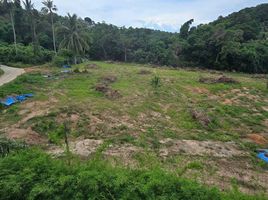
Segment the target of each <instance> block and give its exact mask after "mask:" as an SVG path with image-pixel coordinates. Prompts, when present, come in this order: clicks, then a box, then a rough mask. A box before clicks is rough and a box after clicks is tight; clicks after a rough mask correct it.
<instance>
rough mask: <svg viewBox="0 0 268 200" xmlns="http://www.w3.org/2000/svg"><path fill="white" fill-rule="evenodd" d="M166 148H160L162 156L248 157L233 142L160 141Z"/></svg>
mask: <svg viewBox="0 0 268 200" xmlns="http://www.w3.org/2000/svg"><path fill="white" fill-rule="evenodd" d="M160 144H162V145H163V146H164V147H162V148H160V151H159V153H160V156H162V157H166V156H169V155H177V154H185V155H194V156H212V157H219V158H230V157H240V156H247V155H248V153H247V152H244V151H242V150H239V149H238V147H237V146H236V145H235V144H234V143H232V142H226V143H225V142H215V141H196V140H173V139H164V140H161V141H160Z"/></svg>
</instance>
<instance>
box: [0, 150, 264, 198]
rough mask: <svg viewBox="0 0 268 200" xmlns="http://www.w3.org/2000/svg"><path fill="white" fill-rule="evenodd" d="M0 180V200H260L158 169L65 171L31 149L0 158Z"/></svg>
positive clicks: (100, 165)
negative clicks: (222, 190)
mask: <svg viewBox="0 0 268 200" xmlns="http://www.w3.org/2000/svg"><path fill="white" fill-rule="evenodd" d="M0 175H1V179H0V194H1V196H0V199H22V200H23V199H187V200H194V199H198V200H209V199H217V200H221V199H222V200H238V199H239V200H240V199H241V200H250V199H252V200H253V199H256V200H257V199H259V200H262V199H266V198H265V197H261V196H257V195H255V196H254V197H253V196H247V195H243V194H241V193H239V192H237V191H233V192H230V193H222V192H220V191H219V190H217V189H215V188H208V187H205V186H201V185H199V184H198V183H196V182H191V181H187V180H183V179H181V178H179V177H176V176H174V175H171V174H168V173H165V172H164V171H162V170H160V169H154V170H152V171H147V170H131V169H123V168H119V167H111V166H110V165H109V164H107V163H104V161H98V160H97V159H94V160H92V161H90V162H89V163H87V164H86V163H84V164H82V163H80V164H75V165H71V166H68V165H66V163H65V162H64V161H62V160H53V159H51V158H50V157H49V156H48V155H46V154H44V153H42V152H40V151H39V150H36V149H33V150H29V149H28V150H24V151H21V152H19V153H16V154H13V155H12V156H8V157H6V158H2V159H0Z"/></svg>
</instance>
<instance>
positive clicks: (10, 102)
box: [0, 94, 34, 106]
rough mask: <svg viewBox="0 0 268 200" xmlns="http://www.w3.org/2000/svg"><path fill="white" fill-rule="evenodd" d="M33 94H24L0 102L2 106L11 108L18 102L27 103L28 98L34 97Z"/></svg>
mask: <svg viewBox="0 0 268 200" xmlns="http://www.w3.org/2000/svg"><path fill="white" fill-rule="evenodd" d="M33 96H34V95H33V94H22V95H17V96H10V97H7V98H5V99H4V100H1V101H0V104H2V105H4V106H11V105H13V104H15V103H17V102H23V101H26V100H27V99H28V98H30V97H33Z"/></svg>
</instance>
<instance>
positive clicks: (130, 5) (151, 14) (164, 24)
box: [32, 0, 268, 32]
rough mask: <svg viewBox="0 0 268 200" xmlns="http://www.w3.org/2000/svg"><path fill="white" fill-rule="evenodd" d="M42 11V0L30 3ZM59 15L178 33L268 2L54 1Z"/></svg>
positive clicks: (34, 0) (180, 0) (253, 0)
mask: <svg viewBox="0 0 268 200" xmlns="http://www.w3.org/2000/svg"><path fill="white" fill-rule="evenodd" d="M32 1H33V2H34V3H35V5H36V7H38V8H40V7H41V0H32ZM54 2H55V4H56V5H57V7H58V9H59V11H58V13H59V14H61V15H66V13H68V12H69V13H76V14H78V15H79V16H80V17H83V18H84V17H90V18H91V19H93V20H94V21H96V22H101V21H105V22H106V23H110V24H115V25H118V26H126V27H129V26H132V27H147V28H153V29H159V30H165V31H172V32H174V31H178V30H179V27H180V26H181V25H182V24H183V23H184V22H185V21H187V20H189V19H192V18H193V19H195V24H200V23H207V22H210V21H212V20H215V19H217V18H218V16H220V15H222V16H226V15H228V14H230V13H232V12H235V11H239V10H240V9H243V8H245V7H252V6H256V5H258V4H261V3H268V0H266V1H265V0H54Z"/></svg>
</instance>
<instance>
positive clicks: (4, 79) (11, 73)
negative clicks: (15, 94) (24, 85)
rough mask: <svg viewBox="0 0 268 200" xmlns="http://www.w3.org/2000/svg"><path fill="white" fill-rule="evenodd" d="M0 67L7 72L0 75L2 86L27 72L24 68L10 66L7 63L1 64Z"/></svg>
mask: <svg viewBox="0 0 268 200" xmlns="http://www.w3.org/2000/svg"><path fill="white" fill-rule="evenodd" d="M0 68H1V69H2V70H3V71H4V72H5V73H4V74H3V75H2V76H0V86H2V85H4V84H6V83H8V82H10V81H13V80H14V79H15V78H17V77H18V76H20V75H22V74H23V73H25V71H24V69H19V68H14V67H8V66H5V65H0Z"/></svg>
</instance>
